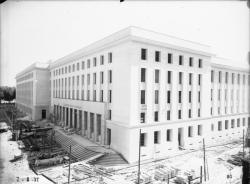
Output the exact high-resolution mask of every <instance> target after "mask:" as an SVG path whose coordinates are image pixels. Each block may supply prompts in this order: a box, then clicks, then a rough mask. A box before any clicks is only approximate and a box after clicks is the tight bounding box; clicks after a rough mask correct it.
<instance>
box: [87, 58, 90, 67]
mask: <svg viewBox="0 0 250 184" xmlns="http://www.w3.org/2000/svg"><path fill="white" fill-rule="evenodd" d="M87 68H90V59H88V60H87Z"/></svg>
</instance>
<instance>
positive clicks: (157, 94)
mask: <svg viewBox="0 0 250 184" xmlns="http://www.w3.org/2000/svg"><path fill="white" fill-rule="evenodd" d="M155 104H159V90H155Z"/></svg>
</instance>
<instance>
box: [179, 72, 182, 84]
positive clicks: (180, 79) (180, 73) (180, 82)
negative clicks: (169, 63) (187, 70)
mask: <svg viewBox="0 0 250 184" xmlns="http://www.w3.org/2000/svg"><path fill="white" fill-rule="evenodd" d="M179 84H182V72H179Z"/></svg>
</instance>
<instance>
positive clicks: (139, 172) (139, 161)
mask: <svg viewBox="0 0 250 184" xmlns="http://www.w3.org/2000/svg"><path fill="white" fill-rule="evenodd" d="M140 166H141V129H140V132H139V158H138V184H140V174H141V171H140V169H141V168H140Z"/></svg>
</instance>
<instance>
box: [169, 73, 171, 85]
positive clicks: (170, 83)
mask: <svg viewBox="0 0 250 184" xmlns="http://www.w3.org/2000/svg"><path fill="white" fill-rule="evenodd" d="M168 84H171V71H168Z"/></svg>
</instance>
